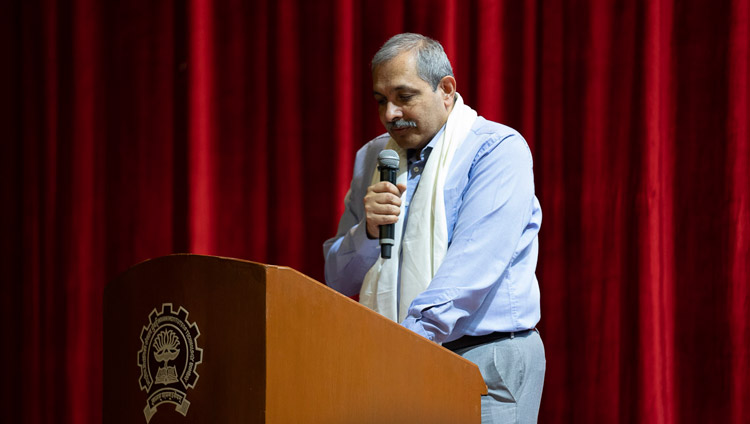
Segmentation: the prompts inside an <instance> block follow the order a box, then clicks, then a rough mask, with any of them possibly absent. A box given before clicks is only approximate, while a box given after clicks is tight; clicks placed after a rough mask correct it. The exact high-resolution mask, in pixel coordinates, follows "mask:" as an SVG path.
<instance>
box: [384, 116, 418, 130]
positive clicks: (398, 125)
mask: <svg viewBox="0 0 750 424" xmlns="http://www.w3.org/2000/svg"><path fill="white" fill-rule="evenodd" d="M403 128H417V123H416V122H414V121H407V120H406V119H396V120H395V121H391V122H388V123H386V124H385V129H386V130H388V131H390V130H392V129H397V130H399V129H403Z"/></svg>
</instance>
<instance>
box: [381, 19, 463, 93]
mask: <svg viewBox="0 0 750 424" xmlns="http://www.w3.org/2000/svg"><path fill="white" fill-rule="evenodd" d="M411 50H414V54H415V55H416V58H417V75H418V76H419V78H421V79H422V80H424V81H425V82H426V83H428V84H430V86H431V87H432V90H433V91H434V90H437V86H438V84H440V80H442V79H443V77H445V76H448V75H450V76H453V68H451V62H450V60H448V56H447V55H446V54H445V50H443V46H441V45H440V43H439V42H438V41H436V40H433V39H432V38H429V37H425V36H424V35H420V34H413V33H410V32H406V33H403V34H398V35H394V36H393V37H391V38H390V39H389V40H388V41H386V42H385V44H383V47H381V48H380V50H378V52H377V53H375V56H373V58H372V68H371V69H372V72H375V68H376V67H378V66H379V65H382V64H383V63H385V62H388V61H390V60H392V59H393V58H395V57H396V56H398V55H399V54H401V53H403V52H406V51H411Z"/></svg>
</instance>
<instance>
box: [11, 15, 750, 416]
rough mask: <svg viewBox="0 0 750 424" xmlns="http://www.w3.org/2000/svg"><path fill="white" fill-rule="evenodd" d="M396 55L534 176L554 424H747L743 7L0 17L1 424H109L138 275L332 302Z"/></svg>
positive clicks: (749, 255) (747, 41)
mask: <svg viewBox="0 0 750 424" xmlns="http://www.w3.org/2000/svg"><path fill="white" fill-rule="evenodd" d="M404 31H412V32H420V33H424V34H426V35H428V36H431V37H434V38H436V39H438V40H440V41H441V42H442V43H443V45H444V46H445V48H446V51H447V53H448V56H449V58H450V59H451V60H452V62H453V65H454V71H455V74H456V78H457V81H458V90H459V91H460V92H461V93H462V95H463V96H464V98H465V99H466V101H467V103H468V104H470V105H472V107H474V108H475V109H477V111H478V112H479V113H480V114H481V115H483V116H485V117H486V118H488V119H492V120H495V121H499V122H502V123H505V124H507V125H510V126H512V127H514V128H516V129H518V130H519V131H520V132H521V133H522V134H523V135H524V137H525V138H526V139H527V141H528V143H529V145H530V146H531V148H532V152H533V156H534V162H535V178H536V181H535V184H536V191H537V196H538V197H539V199H540V202H541V205H542V209H543V211H544V222H543V225H542V230H541V233H540V259H539V266H538V277H539V281H540V286H541V293H542V321H541V323H540V325H539V328H540V329H541V333H542V337H543V340H544V341H545V347H546V351H547V376H546V382H545V390H544V395H543V401H542V410H541V414H540V422H545V423H598V422H608V423H620V422H621V423H627V422H654V423H703V422H731V423H742V422H748V421H750V407H748V406H747V402H746V399H748V397H749V396H750V383H748V381H750V365H748V364H750V346H749V344H750V324H748V319H747V317H748V316H750V287H749V285H750V270H749V269H748V263H749V262H750V169H749V167H750V131H749V125H748V122H750V83H749V81H748V80H749V79H750V0H732V1H730V2H720V3H717V4H708V3H707V2H702V1H699V0H687V1H679V2H678V1H675V0H657V1H649V0H638V1H632V2H607V1H595V0H577V1H573V2H569V1H562V0H546V1H539V0H528V1H524V2H513V1H490V0H474V1H468V2H459V1H456V0H439V1H427V0H409V1H398V0H384V1H377V2H376V1H364V2H359V1H354V0H324V1H319V2H308V1H303V0H283V1H269V0H254V1H250V2H244V1H240V0H229V1H225V2H210V1H206V0H191V1H189V2H175V1H170V0H160V1H156V2H154V1H149V0H130V1H111V2H95V1H92V0H73V1H69V2H59V1H57V0H29V1H23V2H22V1H18V0H16V1H9V2H4V3H3V4H2V5H0V54H2V56H3V57H4V58H5V59H6V60H5V63H6V66H4V67H0V90H1V91H0V128H2V131H3V135H2V142H1V143H0V172H2V183H0V201H1V202H2V207H0V228H2V235H3V237H2V238H0V249H1V250H0V269H2V272H3V276H2V280H1V281H2V283H1V286H0V290H2V291H1V292H0V293H1V295H2V296H1V297H0V318H1V319H2V320H3V322H4V323H6V325H5V334H4V340H6V343H4V344H3V348H2V349H0V350H1V351H2V353H0V355H1V356H0V357H1V358H2V360H3V362H4V363H5V364H8V369H7V370H6V374H4V378H3V379H0V381H2V382H1V383H0V388H1V390H2V396H0V420H1V421H3V422H31V423H41V422H61V421H62V422H76V423H88V422H99V421H101V410H100V409H101V408H100V405H101V393H100V391H101V379H102V359H101V342H102V328H101V315H102V310H101V299H102V295H103V291H104V287H105V285H106V283H107V282H108V281H109V280H111V279H112V278H113V277H114V276H116V275H117V274H119V273H120V272H122V271H124V270H125V269H127V267H129V266H131V265H133V264H135V263H138V262H140V261H143V260H145V259H148V258H153V257H157V256H161V255H166V254H169V253H173V252H193V253H202V254H213V255H223V256H231V257H238V258H243V259H249V260H253V261H258V262H264V263H272V264H279V265H287V266H291V267H293V268H296V269H298V270H299V271H301V272H303V273H306V274H308V275H310V276H311V277H313V278H316V279H318V280H321V281H322V280H323V271H322V269H323V258H322V252H321V250H322V249H321V244H322V242H323V241H324V240H325V239H326V238H328V237H330V236H331V235H333V234H334V233H335V229H336V224H337V221H338V217H339V214H340V213H341V211H342V210H343V204H342V201H343V196H344V195H345V194H346V192H347V190H348V185H349V181H350V179H351V172H352V161H353V158H354V154H355V152H356V151H357V149H358V148H359V147H360V146H361V145H362V144H364V143H365V142H366V141H367V140H369V139H371V138H372V137H374V136H376V135H378V134H380V133H382V132H383V129H382V126H381V124H380V122H379V121H378V118H377V112H376V108H377V105H376V104H375V102H374V100H373V99H372V94H371V92H372V87H371V81H370V70H369V61H370V59H371V57H372V55H373V54H374V53H375V51H376V50H377V49H378V48H379V47H380V45H382V43H383V42H384V41H385V40H386V39H387V38H388V37H389V36H391V35H393V34H396V33H399V32H404ZM135 337H137V335H135ZM134 356H135V352H134ZM134 362H135V361H134ZM133 366H134V367H135V364H133Z"/></svg>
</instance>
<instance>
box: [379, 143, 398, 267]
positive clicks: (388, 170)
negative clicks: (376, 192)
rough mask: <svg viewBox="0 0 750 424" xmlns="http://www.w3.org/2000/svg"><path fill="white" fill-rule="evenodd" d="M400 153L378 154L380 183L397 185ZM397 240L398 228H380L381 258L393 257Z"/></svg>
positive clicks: (388, 225) (391, 151)
mask: <svg viewBox="0 0 750 424" xmlns="http://www.w3.org/2000/svg"><path fill="white" fill-rule="evenodd" d="M398 162H399V158H398V153H396V152H395V151H393V150H383V151H382V152H380V154H378V170H380V181H388V182H389V183H391V184H393V185H395V184H396V174H397V173H398ZM395 238H396V226H395V225H394V224H387V225H381V226H380V257H381V258H383V259H389V258H390V257H391V248H392V247H393V245H394V243H395V242H396V241H395Z"/></svg>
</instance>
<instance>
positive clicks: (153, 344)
mask: <svg viewBox="0 0 750 424" xmlns="http://www.w3.org/2000/svg"><path fill="white" fill-rule="evenodd" d="M148 321H149V323H148V325H146V326H144V327H143V329H142V330H141V350H139V351H138V367H140V369H141V377H140V379H139V381H138V383H139V384H140V386H141V390H144V391H145V392H146V395H147V396H148V400H147V401H146V407H145V408H144V409H143V413H144V415H145V416H146V422H147V423H148V422H149V421H150V420H151V417H153V416H154V414H155V413H156V408H157V407H158V406H159V405H161V404H162V403H165V402H169V403H173V404H174V405H175V410H176V411H177V412H179V413H181V414H182V415H184V416H186V415H187V410H188V407H190V402H189V401H188V400H187V393H186V392H187V389H192V388H194V387H195V384H196V383H197V381H198V377H199V375H198V372H197V371H196V366H197V365H198V364H200V363H201V362H203V349H201V348H199V347H198V337H199V336H200V335H201V333H200V330H198V325H197V324H196V323H190V322H189V321H188V311H187V310H185V308H183V307H182V306H180V308H179V309H178V310H177V312H176V313H175V311H174V308H173V307H172V304H171V303H164V304H162V305H161V312H157V311H156V308H154V309H153V311H151V314H149V316H148Z"/></svg>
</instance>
